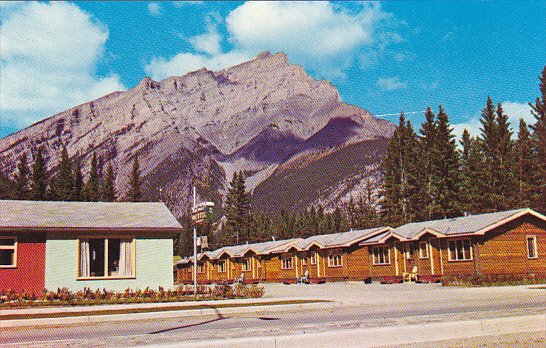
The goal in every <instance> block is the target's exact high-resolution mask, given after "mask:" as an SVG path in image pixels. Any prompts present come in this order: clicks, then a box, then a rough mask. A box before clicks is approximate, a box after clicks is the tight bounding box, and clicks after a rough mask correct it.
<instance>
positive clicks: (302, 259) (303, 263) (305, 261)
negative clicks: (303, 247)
mask: <svg viewBox="0 0 546 348" xmlns="http://www.w3.org/2000/svg"><path fill="white" fill-rule="evenodd" d="M301 265H302V266H307V255H305V254H304V255H303V257H302V258H301Z"/></svg>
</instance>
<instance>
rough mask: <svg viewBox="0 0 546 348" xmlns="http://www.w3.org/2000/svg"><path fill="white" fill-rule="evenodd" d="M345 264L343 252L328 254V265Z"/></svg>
mask: <svg viewBox="0 0 546 348" xmlns="http://www.w3.org/2000/svg"><path fill="white" fill-rule="evenodd" d="M341 266H343V258H342V257H341V253H332V254H330V255H328V267H341Z"/></svg>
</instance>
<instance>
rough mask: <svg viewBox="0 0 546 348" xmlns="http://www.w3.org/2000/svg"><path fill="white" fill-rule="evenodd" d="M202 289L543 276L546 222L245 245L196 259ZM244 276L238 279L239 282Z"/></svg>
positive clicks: (495, 218)
mask: <svg viewBox="0 0 546 348" xmlns="http://www.w3.org/2000/svg"><path fill="white" fill-rule="evenodd" d="M197 261H198V266H197V274H198V275H197V280H198V282H199V283H202V284H211V283H221V282H234V281H238V280H239V281H240V280H242V281H244V282H246V283H253V282H264V281H265V282H285V283H293V282H296V280H297V279H299V278H300V277H302V276H305V277H306V278H308V280H309V281H310V282H324V281H343V280H372V279H373V280H383V281H385V282H397V281H401V279H402V275H403V274H404V273H412V272H413V271H415V270H416V271H417V273H418V277H419V279H420V280H422V281H439V280H440V279H441V277H443V276H453V277H463V278H464V277H472V276H506V277H514V278H517V277H537V278H546V217H545V216H544V215H541V214H539V213H537V212H535V211H533V210H530V209H517V210H510V211H502V212H497V213H487V214H479V215H471V216H465V217H458V218H452V219H442V220H436V221H425V222H418V223H410V224H406V225H403V226H400V227H398V228H391V227H388V226H387V227H378V228H371V229H366V230H359V231H349V232H343V233H334V234H325V235H317V236H312V237H309V238H305V239H301V238H296V239H287V240H278V241H270V242H264V243H254V244H244V245H235V246H228V247H223V248H220V249H217V250H214V251H206V252H203V253H201V254H199V255H198V258H197ZM176 268H177V278H178V282H179V283H190V282H192V281H193V259H192V258H185V259H183V260H182V261H179V262H178V263H177V265H176ZM241 278H242V279H241Z"/></svg>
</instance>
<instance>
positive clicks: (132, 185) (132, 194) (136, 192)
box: [127, 155, 142, 202]
mask: <svg viewBox="0 0 546 348" xmlns="http://www.w3.org/2000/svg"><path fill="white" fill-rule="evenodd" d="M141 185H142V182H141V179H140V164H139V162H138V155H135V158H134V160H133V169H132V170H131V177H130V178H129V192H128V193H127V196H128V198H129V201H131V202H140V201H141V200H142V188H141Z"/></svg>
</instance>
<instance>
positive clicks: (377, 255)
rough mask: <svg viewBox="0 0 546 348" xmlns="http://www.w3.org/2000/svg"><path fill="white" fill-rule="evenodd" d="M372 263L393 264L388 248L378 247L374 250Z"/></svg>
mask: <svg viewBox="0 0 546 348" xmlns="http://www.w3.org/2000/svg"><path fill="white" fill-rule="evenodd" d="M372 259H373V260H372V261H373V264H374V265H389V264H390V263H391V258H390V251H389V247H388V246H376V247H373V249H372Z"/></svg>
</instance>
